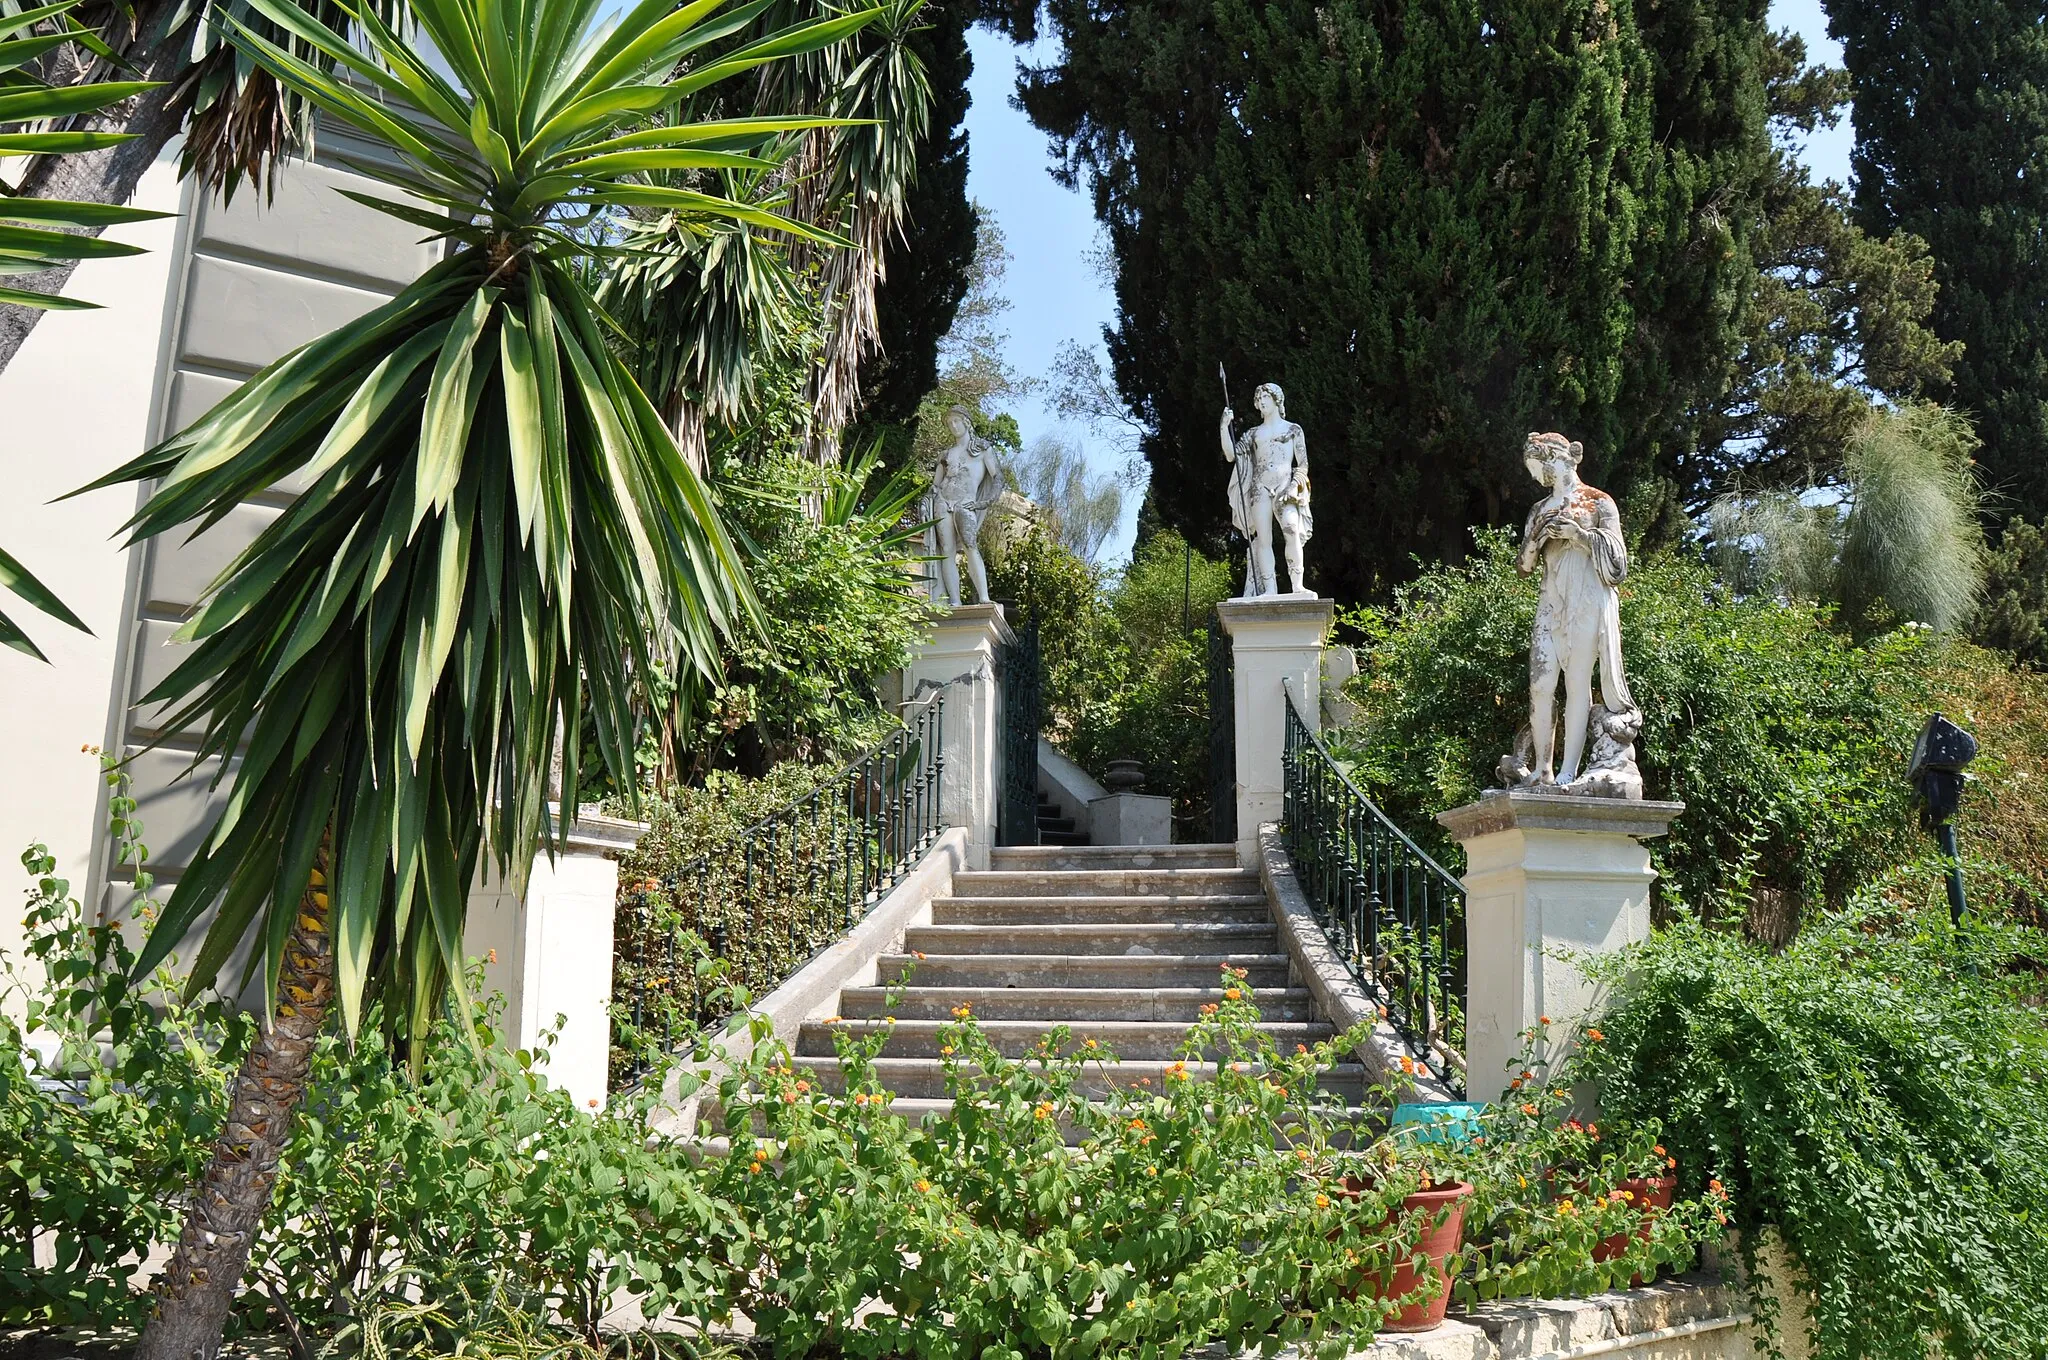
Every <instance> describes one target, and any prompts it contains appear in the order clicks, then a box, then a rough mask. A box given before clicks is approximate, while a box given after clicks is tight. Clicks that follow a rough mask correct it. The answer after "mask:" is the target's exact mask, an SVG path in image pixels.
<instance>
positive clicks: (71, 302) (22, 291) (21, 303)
mask: <svg viewBox="0 0 2048 1360" xmlns="http://www.w3.org/2000/svg"><path fill="white" fill-rule="evenodd" d="M0 302H11V303H13V304H14V305H15V306H17V307H40V308H42V309H43V310H44V311H46V312H95V311H98V310H99V306H100V305H99V304H98V303H97V302H87V301H85V300H84V299H83V298H72V297H65V296H64V295H63V294H61V293H38V292H36V291H35V290H34V289H31V288H8V287H4V286H0Z"/></svg>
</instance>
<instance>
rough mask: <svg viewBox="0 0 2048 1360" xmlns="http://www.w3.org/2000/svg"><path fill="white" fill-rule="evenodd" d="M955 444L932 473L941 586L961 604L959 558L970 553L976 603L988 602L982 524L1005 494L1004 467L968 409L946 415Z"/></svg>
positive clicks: (950, 600) (955, 409)
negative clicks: (979, 431) (977, 429)
mask: <svg viewBox="0 0 2048 1360" xmlns="http://www.w3.org/2000/svg"><path fill="white" fill-rule="evenodd" d="M946 428H947V429H949V430H951V431H952V432H953V442H952V443H951V444H950V445H948V446H947V448H946V451H945V452H944V453H942V454H940V455H939V463H938V466H937V467H936V468H935V469H933V471H932V519H933V520H934V521H935V523H936V527H937V530H938V537H939V544H938V546H939V584H940V585H942V586H943V587H944V588H945V591H946V603H948V604H950V605H953V606H954V607H956V608H957V607H958V606H959V604H960V564H959V561H958V558H959V556H960V554H962V553H965V554H966V555H967V579H968V581H969V582H971V583H972V584H973V586H974V599H975V603H977V604H987V603H988V568H987V567H986V566H984V565H983V564H982V560H981V526H982V524H983V523H984V522H985V521H986V520H987V518H988V513H989V511H990V510H991V509H992V508H993V507H994V506H995V504H996V502H997V501H999V500H1001V499H1002V495H1003V489H1004V488H1003V464H1002V460H1001V458H999V457H998V456H997V454H996V451H995V449H994V448H993V447H992V446H991V445H990V444H989V443H988V441H987V440H985V439H980V438H977V437H976V435H975V433H974V417H973V416H971V415H970V414H968V411H967V408H966V407H964V406H955V407H953V408H952V409H951V410H949V411H947V412H946Z"/></svg>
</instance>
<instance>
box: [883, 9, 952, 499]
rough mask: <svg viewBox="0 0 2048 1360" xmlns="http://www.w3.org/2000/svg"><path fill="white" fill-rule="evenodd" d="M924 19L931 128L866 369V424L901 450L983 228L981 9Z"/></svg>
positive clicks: (921, 33)
mask: <svg viewBox="0 0 2048 1360" xmlns="http://www.w3.org/2000/svg"><path fill="white" fill-rule="evenodd" d="M923 18H924V20H925V26H924V27H922V28H920V29H919V30H918V31H917V32H915V33H914V34H912V36H911V39H910V47H911V50H913V51H914V52H915V53H916V54H917V56H918V58H919V59H920V60H921V61H923V63H924V68H925V74H926V77H927V78H928V79H929V80H930V82H931V91H932V108H931V126H930V131H929V132H928V133H927V134H926V137H925V143H924V145H923V147H922V148H920V150H919V152H918V157H917V181H916V183H915V184H914V185H913V186H912V188H911V192H910V207H909V212H908V214H907V216H908V219H909V220H908V223H907V226H906V229H905V231H904V233H903V235H902V236H901V237H899V238H897V239H896V240H894V241H892V242H891V243H890V245H889V249H888V252H887V254H886V255H885V257H884V259H885V267H886V271H887V272H886V274H885V275H884V278H883V281H882V285H881V287H880V288H878V289H877V290H876V292H875V309H876V312H877V314H878V315H879V317H880V321H881V337H882V348H881V352H880V353H878V354H876V355H874V356H872V357H871V358H870V359H869V360H868V361H867V363H866V364H865V365H863V367H862V372H861V391H862V393H863V401H862V408H861V422H862V425H863V426H864V427H866V428H867V429H868V430H870V431H874V432H879V433H881V434H883V436H884V438H885V440H887V442H888V443H889V445H890V447H891V450H892V452H893V453H898V454H900V453H902V452H903V451H904V450H907V449H908V446H909V439H910V431H909V427H910V423H911V422H912V420H913V419H914V417H915V416H916V414H917V404H918V402H919V401H920V400H922V399H923V397H924V395H925V394H926V393H927V392H930V391H931V390H932V388H933V387H934V386H936V385H937V383H938V376H939V341H940V340H941V339H943V338H944V337H945V334H946V332H947V331H948V330H950V329H951V328H952V325H953V317H954V315H955V313H957V312H958V311H959V309H960V302H961V299H963V298H964V297H965V296H966V295H967V285H968V276H969V270H970V267H971V266H972V264H973V262H974V242H975V232H976V229H977V226H978V224H979V214H977V212H976V211H975V208H974V205H973V204H972V203H970V202H969V201H968V198H967V132H966V129H965V127H964V124H965V122H966V119H967V106H968V103H969V98H968V93H967V80H968V77H969V76H971V75H972V74H973V73H974V58H973V56H972V54H971V53H970V52H969V51H968V47H967V29H968V26H969V24H970V23H971V22H972V21H973V18H974V12H973V8H972V6H970V5H969V4H968V3H967V2H966V0H947V2H946V3H942V4H932V5H928V6H926V8H925V10H924V11H923ZM892 427H893V428H892ZM857 437H858V435H856V438H857ZM899 444H900V445H901V446H902V448H901V449H897V448H896V446H897V445H899ZM891 461H894V459H893V458H892V460H891Z"/></svg>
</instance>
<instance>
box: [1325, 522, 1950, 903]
mask: <svg viewBox="0 0 2048 1360" xmlns="http://www.w3.org/2000/svg"><path fill="white" fill-rule="evenodd" d="M1514 556H1515V544H1514V540H1513V537H1512V535H1510V534H1507V533H1485V534H1482V535H1481V538H1480V544H1479V552H1478V553H1477V554H1476V555H1475V556H1474V558H1473V559H1472V561H1471V562H1469V563H1468V564H1466V565H1463V566H1455V567H1452V566H1445V567H1436V568H1433V569H1431V570H1430V571H1428V572H1426V573H1424V574H1423V576H1422V577H1421V578H1420V579H1418V580H1417V581H1416V582H1414V583H1413V584H1412V585H1410V586H1408V587H1405V588H1404V589H1403V590H1402V591H1401V592H1400V594H1399V596H1398V597H1397V598H1396V600H1395V602H1394V603H1393V604H1391V605H1389V606H1386V607H1383V608H1364V609H1360V610H1357V611H1354V612H1352V613H1349V614H1347V615H1345V616H1344V622H1345V623H1346V624H1348V625H1349V626H1350V627H1351V628H1353V629H1355V630H1356V631H1357V632H1358V633H1359V634H1360V635H1361V636H1362V638H1363V645H1362V646H1361V648H1360V675H1359V677H1358V679H1356V680H1354V681H1353V682H1352V683H1351V685H1350V687H1349V689H1348V691H1347V692H1348V696H1349V697H1350V698H1351V699H1352V700H1353V701H1354V702H1355V703H1356V704H1357V705H1358V708H1359V716H1358V719H1357V721H1356V723H1355V724H1354V725H1353V726H1351V727H1349V728H1348V729H1346V730H1344V731H1342V732H1338V733H1334V734H1332V736H1331V744H1332V747H1333V749H1334V750H1335V752H1336V753H1337V754H1338V756H1339V758H1340V759H1342V760H1345V761H1346V762H1348V763H1349V764H1350V765H1351V766H1352V767H1353V771H1354V776H1355V777H1356V778H1358V779H1359V780H1360V782H1361V783H1362V784H1363V785H1364V787H1365V789H1366V791H1367V792H1368V793H1369V794H1371V795H1372V796H1373V797H1374V798H1376V799H1378V800H1381V802H1382V805H1383V806H1384V807H1385V808H1386V810H1387V812H1388V814H1389V815H1390V816H1392V817H1393V818H1394V819H1395V820H1396V821H1397V822H1398V823H1400V824H1401V825H1402V827H1403V828H1404V829H1407V830H1408V831H1409V832H1410V834H1411V835H1415V836H1417V838H1418V839H1419V840H1421V841H1422V843H1423V844H1424V845H1425V847H1426V848H1428V849H1429V850H1430V851H1431V852H1432V853H1433V854H1436V855H1437V856H1438V857H1439V858H1440V859H1444V860H1445V862H1446V863H1451V864H1456V863H1458V862H1460V860H1461V855H1460V852H1459V851H1458V850H1457V848H1456V847H1455V846H1454V845H1453V844H1452V843H1451V842H1450V841H1449V838H1448V837H1447V836H1445V835H1444V834H1443V833H1442V832H1441V831H1440V830H1439V829H1438V828H1437V826H1436V824H1435V821H1434V816H1435V814H1436V813H1437V812H1440V811H1442V810H1444V809H1446V808H1450V807H1456V806H1458V805H1460V804H1462V803H1466V802H1470V801H1471V800H1472V799H1474V798H1476V797H1477V796H1478V795H1479V793H1480V792H1481V790H1483V789H1485V788H1487V787H1489V786H1492V785H1494V784H1496V783H1497V780H1496V779H1495V777H1494V766H1495V764H1496V763H1497V762H1498V761H1499V759H1500V757H1501V756H1502V755H1504V754H1506V753H1507V752H1508V751H1510V750H1512V749H1513V743H1514V738H1515V732H1516V729H1517V727H1518V726H1519V725H1520V724H1521V723H1522V722H1524V721H1525V720H1526V718H1527V714H1528V693H1529V682H1528V669H1527V667H1528V648H1529V633H1530V625H1531V622H1532V620H1533V617H1534V613H1535V606H1536V584H1535V582H1534V580H1533V579H1530V580H1525V579H1523V578H1521V577H1519V576H1518V575H1517V574H1516V572H1515V569H1514ZM1829 623H1830V620H1829V616H1828V615H1827V614H1826V613H1825V612H1823V611H1820V610H1817V609H1815V608H1813V607H1811V606H1808V605H1804V604H1799V603H1791V604H1786V603H1780V602H1778V601H1776V600H1774V599H1769V598H1764V597H1757V596H1748V597H1744V596H1738V595H1736V594H1734V593H1732V592H1731V591H1729V590H1728V589H1727V588H1726V587H1724V586H1723V585H1722V584H1721V583H1719V582H1718V581H1716V580H1715V579H1714V577H1713V576H1712V574H1711V573H1710V572H1709V571H1708V570H1707V569H1706V568H1705V567H1704V566H1702V565H1700V564H1698V563H1696V562H1693V561H1691V560H1688V559H1685V558H1681V557H1675V556H1670V555H1662V556H1652V557H1649V558H1646V559H1644V560H1641V561H1638V562H1637V563H1636V564H1635V567H1634V570H1633V571H1632V572H1631V574H1630V576H1629V579H1628V582H1627V584H1625V585H1624V586H1623V587H1622V606H1621V630H1622V644H1623V652H1624V658H1625V661H1626V664H1627V666H1628V671H1629V684H1630V687H1631V688H1632V689H1633V690H1634V693H1635V697H1636V700H1637V702H1638V703H1640V704H1641V705H1642V708H1643V713H1644V721H1643V737H1642V740H1641V741H1640V743H1639V744H1638V747H1637V753H1638V757H1639V759H1640V762H1641V765H1642V769H1643V777H1644V782H1645V784H1646V786H1647V793H1648V796H1650V797H1652V798H1669V799H1677V800H1680V801H1682V802H1684V803H1685V804H1686V812H1685V814H1684V815H1683V816H1681V817H1680V818H1679V819H1678V820H1677V821H1676V822H1675V823H1673V825H1672V828H1671V833H1670V835H1669V836H1668V837H1665V838H1663V839H1660V840H1657V841H1654V842H1652V843H1651V849H1652V855H1653V857H1654V858H1655V861H1656V866H1657V870H1658V872H1659V874H1660V875H1661V876H1662V882H1661V885H1660V889H1661V891H1662V892H1663V893H1664V894H1665V895H1666V900H1667V901H1668V900H1670V898H1671V897H1673V896H1675V897H1676V898H1678V899H1679V900H1682V901H1684V902H1687V903H1690V904H1692V905H1694V906H1695V907H1696V908H1697V909H1698V910H1700V911H1701V912H1702V913H1703V914H1705V915H1708V916H1709V917H1713V916H1723V915H1735V916H1741V915H1743V914H1744V913H1745V912H1749V911H1751V910H1752V909H1753V910H1754V912H1755V913H1756V917H1757V919H1756V920H1755V921H1754V922H1753V924H1754V925H1756V926H1757V928H1758V929H1759V933H1761V934H1763V935H1764V936H1766V937H1767V938H1772V939H1783V938H1786V937H1787V936H1788V935H1789V933H1790V930H1791V928H1792V926H1793V925H1795V924H1796V921H1797V919H1798V915H1799V912H1800V911H1801V910H1802V909H1803V908H1804V907H1806V906H1808V905H1811V904H1816V903H1835V904H1839V903H1841V902H1843V901H1845V900H1846V899H1847V898H1848V896H1849V894H1850V893H1852V892H1853V891H1854V890H1855V889H1856V888H1857V887H1858V886H1859V885H1861V884H1863V883H1865V882H1867V881H1869V880H1870V879H1872V878H1873V877H1875V876H1876V875H1877V874H1879V873H1881V872H1882V871H1884V870H1885V869H1887V868H1889V867H1890V866H1892V865H1895V864H1897V863H1899V862H1901V861H1902V860H1903V859H1905V858H1907V857H1909V856H1910V855H1912V854H1914V853H1916V852H1917V850H1918V848H1919V847H1920V846H1922V845H1924V844H1925V841H1924V839H1923V838H1922V837H1921V835H1920V833H1919V832H1918V831H1917V830H1916V829H1915V827H1914V814H1913V810H1912V806H1911V790H1910V789H1909V788H1908V787H1907V785H1906V782H1905V779H1904V764H1905V758H1906V756H1907V754H1908V753H1909V752H1910V751H1911V750H1912V746H1913V739H1914V737H1915V735H1916V733H1917V731H1918V728H1919V726H1920V724H1921V722H1922V721H1923V720H1924V719H1925V717H1926V714H1927V712H1928V710H1929V708H1930V706H1935V705H1937V704H1938V703H1940V702H1941V701H1942V697H1943V696H1942V694H1941V693H1940V692H1939V690H1938V689H1937V687H1936V685H1935V684H1934V683H1933V676H1934V674H1935V669H1936V667H1937V665H1938V664H1939V663H1941V662H1942V660H1943V658H1944V656H1945V650H1946V644H1944V643H1942V642H1940V641H1939V640H1937V639H1936V637H1935V636H1934V635H1933V634H1932V633H1930V632H1928V631H1927V630H1925V629H1919V628H1904V629H1900V630H1897V631H1894V632H1890V633H1886V634H1883V635H1881V636H1878V637H1875V638H1873V639H1871V640H1870V641H1869V642H1867V643H1864V644H1862V645H1858V644H1856V643H1855V642H1853V641H1852V640H1850V639H1849V638H1847V637H1844V636H1843V635H1841V634H1840V633H1838V632H1836V631H1835V630H1834V629H1833V628H1831V627H1830V626H1829ZM1983 735H1986V734H1983V733H1980V736H1983ZM1964 834H1965V835H1966V836H1967V834H1968V831H1967V829H1966V830H1965V833H1964Z"/></svg>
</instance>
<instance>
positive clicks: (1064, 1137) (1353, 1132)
mask: <svg viewBox="0 0 2048 1360" xmlns="http://www.w3.org/2000/svg"><path fill="white" fill-rule="evenodd" d="M1140 1089H1141V1090H1142V1089H1143V1088H1140ZM1091 1103H1092V1105H1093V1107H1094V1108H1095V1109H1098V1110H1099V1109H1101V1108H1102V1103H1101V1102H1100V1101H1095V1102H1091ZM952 1109H953V1101H952V1098H951V1097H948V1096H897V1097H894V1098H892V1099H891V1100H890V1101H889V1111H890V1113H892V1114H894V1115H897V1116H898V1117H900V1118H902V1119H904V1120H905V1121H907V1122H908V1123H910V1124H912V1125H916V1124H921V1123H923V1122H924V1121H925V1120H927V1119H933V1118H937V1117H940V1116H943V1115H946V1114H949V1113H951V1111H952ZM1322 1117H1323V1120H1324V1121H1325V1126H1326V1127H1327V1128H1328V1129H1329V1144H1328V1145H1329V1146H1330V1147H1332V1148H1338V1149H1344V1148H1349V1147H1352V1146H1354V1145H1355V1146H1359V1147H1365V1146H1367V1145H1369V1144H1370V1143H1371V1142H1372V1141H1373V1140H1374V1138H1376V1137H1377V1136H1378V1135H1379V1133H1380V1132H1381V1131H1382V1130H1383V1127H1384V1125H1385V1123H1386V1111H1385V1110H1384V1109H1376V1108H1373V1107H1370V1106H1359V1105H1352V1106H1338V1105H1332V1106H1331V1107H1330V1108H1328V1109H1326V1110H1324V1111H1323V1112H1322ZM752 1122H753V1128H754V1136H755V1137H756V1138H760V1137H764V1136H766V1134H767V1133H768V1121H767V1119H766V1118H765V1117H763V1116H762V1115H761V1114H760V1113H759V1112H758V1111H757V1112H756V1113H755V1115H754V1118H753V1121H752ZM1293 1122H1294V1121H1292V1120H1288V1121H1285V1122H1284V1123H1283V1124H1282V1126H1281V1128H1280V1129H1279V1130H1278V1131H1277V1132H1275V1134H1274V1136H1273V1146H1274V1147H1277V1148H1287V1147H1292V1146H1293V1145H1294V1139H1293V1138H1292V1137H1290V1136H1289V1134H1290V1127H1291V1126H1292V1124H1293ZM1060 1139H1061V1141H1062V1142H1064V1143H1065V1144H1066V1145H1067V1146H1068V1147H1074V1146H1076V1145H1078V1144H1079V1143H1080V1141H1081V1130H1080V1128H1079V1127H1078V1126H1077V1125H1075V1124H1074V1122H1073V1121H1072V1120H1070V1119H1067V1118H1066V1117H1065V1116H1061V1117H1060ZM723 1141H724V1140H723V1139H715V1140H711V1145H715V1144H717V1143H721V1142H723Z"/></svg>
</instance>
